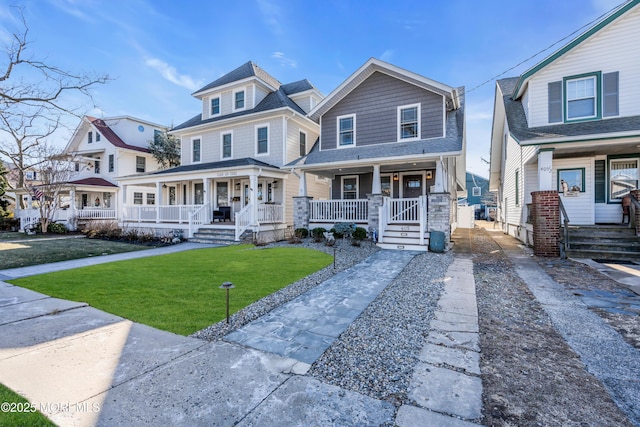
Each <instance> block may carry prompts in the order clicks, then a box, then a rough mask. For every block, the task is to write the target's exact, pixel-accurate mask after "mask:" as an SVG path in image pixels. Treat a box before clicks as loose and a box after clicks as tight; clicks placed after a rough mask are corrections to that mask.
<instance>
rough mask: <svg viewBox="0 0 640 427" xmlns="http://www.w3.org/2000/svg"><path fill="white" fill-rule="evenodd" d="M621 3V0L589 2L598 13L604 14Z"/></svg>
mask: <svg viewBox="0 0 640 427" xmlns="http://www.w3.org/2000/svg"><path fill="white" fill-rule="evenodd" d="M621 3H623V2H622V0H591V5H592V6H593V8H594V9H595V10H596V12H598V13H605V12H608V11H610V10H611V9H613V8H614V7H616V6H618V5H619V4H621Z"/></svg>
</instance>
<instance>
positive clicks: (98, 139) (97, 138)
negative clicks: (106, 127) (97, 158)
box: [96, 132, 100, 142]
mask: <svg viewBox="0 0 640 427" xmlns="http://www.w3.org/2000/svg"><path fill="white" fill-rule="evenodd" d="M96 142H100V134H99V133H98V132H96Z"/></svg>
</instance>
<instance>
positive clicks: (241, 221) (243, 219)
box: [235, 203, 253, 242]
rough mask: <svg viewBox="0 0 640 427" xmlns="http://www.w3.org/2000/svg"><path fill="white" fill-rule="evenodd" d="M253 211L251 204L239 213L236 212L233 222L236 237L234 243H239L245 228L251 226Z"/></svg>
mask: <svg viewBox="0 0 640 427" xmlns="http://www.w3.org/2000/svg"><path fill="white" fill-rule="evenodd" d="M252 209H253V205H252V204H251V203H247V205H246V206H245V207H244V208H242V210H240V212H236V216H235V219H236V220H235V222H236V236H235V241H236V242H239V241H240V236H242V233H244V232H245V230H246V229H247V228H249V226H250V225H251V210H252Z"/></svg>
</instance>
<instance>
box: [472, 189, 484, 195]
mask: <svg viewBox="0 0 640 427" xmlns="http://www.w3.org/2000/svg"><path fill="white" fill-rule="evenodd" d="M472 191H473V193H472V195H473V197H480V196H481V195H482V188H480V187H473V190H472Z"/></svg>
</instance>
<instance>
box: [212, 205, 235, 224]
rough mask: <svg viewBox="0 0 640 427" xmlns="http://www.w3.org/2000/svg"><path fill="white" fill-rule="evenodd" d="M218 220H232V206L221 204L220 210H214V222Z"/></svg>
mask: <svg viewBox="0 0 640 427" xmlns="http://www.w3.org/2000/svg"><path fill="white" fill-rule="evenodd" d="M216 219H217V220H218V222H222V221H226V220H229V221H231V207H229V206H220V207H219V208H218V210H216V211H213V222H215V220H216Z"/></svg>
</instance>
